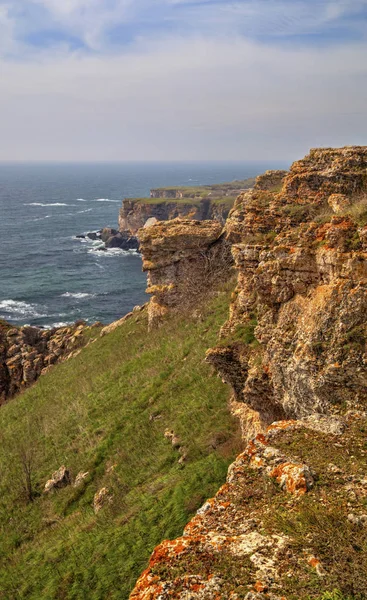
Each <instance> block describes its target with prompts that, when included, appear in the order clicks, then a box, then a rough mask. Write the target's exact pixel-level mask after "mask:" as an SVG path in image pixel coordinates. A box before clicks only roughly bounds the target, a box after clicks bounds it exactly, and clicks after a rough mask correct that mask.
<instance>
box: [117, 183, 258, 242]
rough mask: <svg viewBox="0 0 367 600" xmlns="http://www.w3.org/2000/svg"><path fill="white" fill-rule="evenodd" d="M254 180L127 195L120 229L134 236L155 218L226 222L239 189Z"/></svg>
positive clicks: (121, 213)
mask: <svg viewBox="0 0 367 600" xmlns="http://www.w3.org/2000/svg"><path fill="white" fill-rule="evenodd" d="M253 183H254V179H246V180H243V181H234V182H232V183H223V184H215V185H207V186H199V187H194V186H190V187H178V188H158V189H153V190H151V192H150V198H130V199H129V198H126V199H125V200H123V202H122V208H121V210H120V215H119V229H120V231H121V232H126V231H128V232H129V233H130V234H132V235H135V234H136V232H137V231H138V230H139V229H140V228H142V227H144V225H145V223H146V222H147V221H148V220H149V219H152V218H154V219H156V220H157V221H170V220H173V219H176V218H183V219H192V220H196V221H204V220H217V221H219V222H220V223H222V224H224V223H225V220H226V218H227V216H228V213H229V211H230V210H231V208H232V206H233V204H234V201H235V197H236V196H237V195H238V193H239V191H240V190H245V189H249V188H250V187H251V185H253ZM173 199H174V200H176V201H175V202H173V201H172V200H173Z"/></svg>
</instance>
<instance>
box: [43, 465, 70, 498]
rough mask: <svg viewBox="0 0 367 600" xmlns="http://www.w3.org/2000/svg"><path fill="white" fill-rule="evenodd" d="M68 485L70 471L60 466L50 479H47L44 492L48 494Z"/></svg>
mask: <svg viewBox="0 0 367 600" xmlns="http://www.w3.org/2000/svg"><path fill="white" fill-rule="evenodd" d="M70 484H71V476H70V471H69V469H67V468H66V467H65V466H62V467H60V468H59V469H58V470H57V471H55V472H54V473H52V477H51V479H49V480H48V481H47V482H46V484H45V489H44V492H50V491H51V490H56V489H60V488H63V487H66V486H67V485H70Z"/></svg>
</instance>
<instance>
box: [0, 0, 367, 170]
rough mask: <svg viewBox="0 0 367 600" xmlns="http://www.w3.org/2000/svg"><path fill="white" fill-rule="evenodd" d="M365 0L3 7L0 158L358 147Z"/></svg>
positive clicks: (5, 2) (54, 2) (276, 154)
mask: <svg viewBox="0 0 367 600" xmlns="http://www.w3.org/2000/svg"><path fill="white" fill-rule="evenodd" d="M366 38H367V0H348V1H339V0H335V1H333V2H332V1H328V0H325V1H315V0H309V1H303V0H237V1H233V2H232V1H231V0H227V1H226V2H224V1H222V0H200V1H195V0H151V1H148V0H0V69H1V77H0V133H1V136H2V141H3V144H2V149H1V150H0V160H30V159H32V160H42V159H50V160H129V159H130V160H137V159H141V160H166V159H175V160H183V159H198V160H199V159H228V160H230V159H238V160H242V159H244V160H248V159H254V160H255V159H268V158H269V159H271V158H284V159H286V160H289V159H290V160H291V159H292V158H297V157H298V156H301V155H302V154H305V153H306V152H307V150H308V148H309V146H318V145H344V144H353V143H367V142H366V140H367V125H366V123H367V119H366V117H367V109H366V106H367V102H366V100H367V66H366V63H367V61H366V58H367V39H366Z"/></svg>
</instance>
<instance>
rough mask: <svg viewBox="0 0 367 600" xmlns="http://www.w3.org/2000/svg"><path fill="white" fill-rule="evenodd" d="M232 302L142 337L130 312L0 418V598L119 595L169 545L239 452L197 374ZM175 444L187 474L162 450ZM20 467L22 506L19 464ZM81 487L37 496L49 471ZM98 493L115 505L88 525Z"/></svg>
mask: <svg viewBox="0 0 367 600" xmlns="http://www.w3.org/2000/svg"><path fill="white" fill-rule="evenodd" d="M228 302H229V292H228V293H227V292H225V293H222V294H220V295H219V296H218V298H216V299H215V301H213V302H212V304H211V305H208V306H206V307H204V308H203V309H202V316H201V318H200V319H199V320H198V319H197V320H196V321H190V320H189V319H188V318H186V319H184V318H182V319H181V320H180V319H176V320H175V321H173V320H171V321H167V322H166V324H165V325H164V326H163V327H162V328H161V329H159V330H157V331H155V332H152V333H150V334H148V333H147V322H146V315H145V314H144V313H141V314H139V315H138V316H136V317H133V318H132V319H130V320H128V321H126V322H125V324H124V325H123V326H121V327H120V328H118V329H117V330H115V331H114V332H113V333H111V334H109V335H107V336H105V337H103V338H99V339H97V341H96V342H95V343H93V344H91V345H90V346H88V347H87V348H85V349H83V350H82V352H81V353H80V354H79V356H77V357H76V358H74V359H72V360H70V361H68V362H66V363H63V364H60V365H57V366H56V367H55V368H54V369H53V370H52V371H51V372H50V373H49V374H47V375H45V376H44V377H41V378H40V380H39V381H38V382H37V384H36V385H34V386H33V387H32V388H30V389H29V390H27V391H26V392H25V393H24V394H22V395H20V396H18V397H17V398H15V399H13V400H12V401H10V402H9V403H8V404H7V405H5V406H3V407H2V408H1V410H0V473H1V479H0V598H1V599H6V600H8V599H9V600H13V599H16V598H30V599H37V600H39V599H40V598H42V599H50V600H51V599H54V598H60V599H64V598H65V599H88V600H96V599H101V600H102V599H107V598H119V599H125V598H128V595H129V592H130V591H131V589H132V587H133V586H134V583H135V581H136V579H137V577H138V576H139V574H140V573H141V571H142V570H143V569H144V568H145V566H146V564H147V561H148V558H149V555H150V553H151V551H152V550H153V548H154V546H155V545H156V544H158V543H160V542H161V541H162V539H164V538H173V537H176V536H177V535H180V534H181V532H182V529H183V527H184V525H185V524H186V523H187V521H188V520H189V518H190V516H191V515H192V514H193V513H194V511H195V510H196V509H197V508H198V507H199V506H200V505H201V503H202V502H203V501H204V500H205V499H206V498H207V497H210V496H211V495H213V494H214V493H215V492H216V490H217V489H218V487H219V486H220V485H221V484H222V483H223V482H224V480H225V475H226V470H227V467H228V464H229V462H230V461H231V459H232V458H233V456H234V455H235V454H236V452H237V451H238V450H239V449H240V446H239V434H238V428H237V422H235V421H234V420H233V419H232V417H231V416H230V414H229V412H228V406H227V399H228V388H227V387H226V386H225V385H224V384H223V383H222V382H221V381H220V379H219V378H218V377H217V376H216V375H213V374H212V372H211V369H210V367H209V366H207V365H206V364H205V363H204V360H203V359H204V355H205V350H206V349H207V348H208V347H209V346H211V345H213V344H214V343H215V340H216V336H217V332H218V330H219V328H220V326H221V325H222V323H223V322H224V320H225V318H226V316H227V310H228ZM166 428H169V429H172V430H174V432H175V433H176V434H177V435H178V436H179V438H180V440H181V442H182V444H183V446H184V447H185V452H186V453H187V463H186V465H185V467H184V468H182V466H180V465H179V464H178V459H179V457H180V454H179V452H178V451H177V450H174V449H172V446H171V444H170V443H169V442H168V441H167V440H166V439H165V437H164V431H165V429H166ZM24 457H26V458H27V459H29V462H30V464H31V478H32V485H33V491H34V500H33V502H27V501H26V500H25V496H24V481H23V472H22V464H23V463H24V460H23V459H24ZM62 464H65V465H66V466H67V467H68V468H70V469H71V471H72V474H73V476H75V475H76V474H77V473H78V472H79V471H89V475H88V477H87V479H86V480H85V481H84V483H83V485H82V486H80V487H78V488H74V487H72V486H70V487H66V488H64V489H61V490H59V491H56V492H53V493H50V494H49V495H47V496H46V495H45V494H43V492H42V490H43V487H44V484H45V482H46V480H47V479H48V478H49V477H50V475H51V474H52V472H53V471H55V470H56V469H57V468H58V467H59V466H60V465H62ZM103 486H106V487H107V488H108V489H109V491H110V494H111V495H112V496H113V500H112V503H111V504H110V505H108V506H107V507H106V508H104V509H102V511H100V512H99V513H98V515H95V514H94V512H93V509H92V502H93V496H94V494H95V492H96V491H97V490H99V489H100V488H102V487H103Z"/></svg>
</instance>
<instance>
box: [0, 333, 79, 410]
mask: <svg viewBox="0 0 367 600" xmlns="http://www.w3.org/2000/svg"><path fill="white" fill-rule="evenodd" d="M89 329H90V328H89V327H87V326H86V325H85V324H82V323H79V324H78V323H76V324H75V325H73V326H70V327H59V328H56V329H47V330H44V329H39V328H37V327H28V326H25V327H20V328H16V327H12V326H11V325H10V324H9V323H5V322H2V323H0V404H2V403H4V402H5V401H6V400H7V399H8V398H11V397H12V396H14V395H15V394H16V393H18V392H19V391H21V390H24V389H25V388H26V387H27V386H29V385H30V384H32V383H34V382H35V381H36V379H38V377H39V376H40V375H42V374H43V373H45V372H46V371H47V370H48V369H49V368H50V367H51V366H52V365H54V364H55V363H57V362H60V361H62V360H66V359H67V358H69V357H70V356H74V355H75V352H77V351H78V348H80V347H81V346H83V345H85V339H84V334H85V333H86V332H87V330H89Z"/></svg>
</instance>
